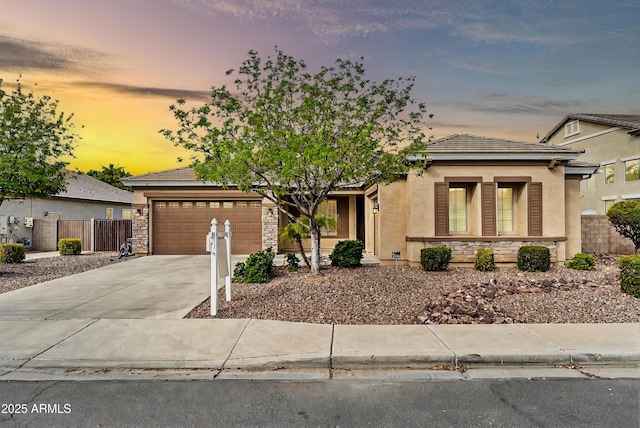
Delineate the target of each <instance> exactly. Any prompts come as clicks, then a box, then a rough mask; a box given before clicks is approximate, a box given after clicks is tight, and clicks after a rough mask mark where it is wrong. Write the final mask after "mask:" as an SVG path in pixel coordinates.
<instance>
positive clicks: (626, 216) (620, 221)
mask: <svg viewBox="0 0 640 428" xmlns="http://www.w3.org/2000/svg"><path fill="white" fill-rule="evenodd" d="M607 218H608V219H609V221H610V222H611V224H613V227H615V229H616V231H617V232H618V233H619V234H620V235H622V236H624V237H625V238H629V239H631V241H632V242H633V245H634V247H635V248H636V254H637V253H638V252H639V251H640V201H622V202H618V203H617V204H614V205H613V206H612V207H611V208H609V211H607Z"/></svg>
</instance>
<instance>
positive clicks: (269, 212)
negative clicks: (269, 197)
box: [262, 202, 279, 253]
mask: <svg viewBox="0 0 640 428" xmlns="http://www.w3.org/2000/svg"><path fill="white" fill-rule="evenodd" d="M278 217H279V214H278V208H276V206H275V205H273V204H265V203H264V202H263V204H262V249H263V250H266V249H267V248H269V247H271V248H273V251H274V252H275V253H277V252H278Z"/></svg>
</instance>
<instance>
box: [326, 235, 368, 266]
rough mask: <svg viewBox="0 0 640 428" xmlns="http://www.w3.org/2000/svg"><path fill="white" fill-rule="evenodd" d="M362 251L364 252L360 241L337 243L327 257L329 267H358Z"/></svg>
mask: <svg viewBox="0 0 640 428" xmlns="http://www.w3.org/2000/svg"><path fill="white" fill-rule="evenodd" d="M362 250H364V244H363V243H362V241H358V240H353V241H338V243H337V244H336V246H335V247H334V248H333V251H332V252H331V255H329V258H330V259H331V266H338V267H346V268H350V267H357V266H360V265H361V261H362Z"/></svg>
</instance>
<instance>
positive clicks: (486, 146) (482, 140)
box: [427, 134, 582, 156]
mask: <svg viewBox="0 0 640 428" xmlns="http://www.w3.org/2000/svg"><path fill="white" fill-rule="evenodd" d="M427 153H428V156H431V155H434V154H443V153H447V154H452V153H460V154H462V153H465V154H467V153H481V154H491V153H494V154H527V153H531V154H533V153H539V154H559V155H562V154H567V155H568V154H572V155H573V154H579V153H582V152H580V151H578V150H574V149H569V148H565V147H558V146H548V145H546V144H540V143H526V142H523V141H514V140H505V139H502V138H493V137H479V136H476V135H468V134H462V135H459V134H454V135H451V136H449V137H446V138H441V139H439V140H435V141H433V142H432V143H431V144H429V146H427Z"/></svg>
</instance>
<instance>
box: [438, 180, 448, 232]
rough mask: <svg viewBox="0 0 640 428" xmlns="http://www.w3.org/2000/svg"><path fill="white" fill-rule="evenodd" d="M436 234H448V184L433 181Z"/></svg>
mask: <svg viewBox="0 0 640 428" xmlns="http://www.w3.org/2000/svg"><path fill="white" fill-rule="evenodd" d="M435 186H436V187H435V194H436V201H435V206H436V236H447V235H449V184H448V183H435Z"/></svg>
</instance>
